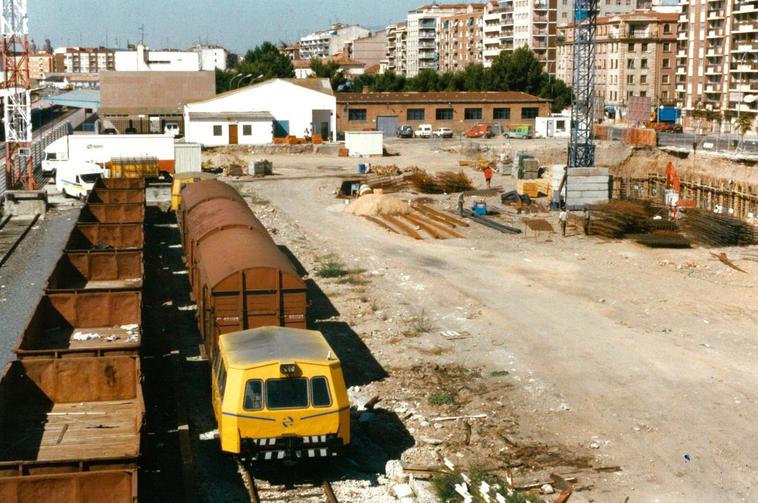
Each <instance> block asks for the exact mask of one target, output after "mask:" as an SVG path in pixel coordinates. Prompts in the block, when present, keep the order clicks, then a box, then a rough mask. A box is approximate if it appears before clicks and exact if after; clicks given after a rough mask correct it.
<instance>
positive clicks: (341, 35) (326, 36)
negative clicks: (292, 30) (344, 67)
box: [298, 23, 371, 59]
mask: <svg viewBox="0 0 758 503" xmlns="http://www.w3.org/2000/svg"><path fill="white" fill-rule="evenodd" d="M369 35H371V32H370V31H369V30H368V29H366V28H364V27H362V26H358V25H345V24H339V23H338V24H334V25H332V26H330V27H329V29H328V30H321V31H317V32H314V33H311V34H309V35H306V36H304V37H302V38H301V39H300V41H299V42H298V44H299V45H300V59H328V58H329V57H330V56H335V55H337V54H340V53H341V52H342V51H344V50H345V46H346V45H347V44H348V43H349V42H352V41H353V40H355V39H358V38H363V37H368V36H369Z"/></svg>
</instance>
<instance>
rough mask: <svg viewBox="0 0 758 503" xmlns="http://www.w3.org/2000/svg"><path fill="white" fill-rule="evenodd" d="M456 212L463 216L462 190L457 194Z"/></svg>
mask: <svg viewBox="0 0 758 503" xmlns="http://www.w3.org/2000/svg"><path fill="white" fill-rule="evenodd" d="M458 214H459V215H460V216H463V192H461V193H460V194H458Z"/></svg>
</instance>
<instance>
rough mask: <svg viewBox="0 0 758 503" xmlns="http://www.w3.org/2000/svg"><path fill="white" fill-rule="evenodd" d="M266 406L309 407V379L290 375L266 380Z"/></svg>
mask: <svg viewBox="0 0 758 503" xmlns="http://www.w3.org/2000/svg"><path fill="white" fill-rule="evenodd" d="M266 407H267V408H269V409H300V408H305V407H308V379H306V378H305V377H289V378H286V379H268V380H267V381H266Z"/></svg>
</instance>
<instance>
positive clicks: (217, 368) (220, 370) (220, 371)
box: [213, 352, 226, 400]
mask: <svg viewBox="0 0 758 503" xmlns="http://www.w3.org/2000/svg"><path fill="white" fill-rule="evenodd" d="M215 359H216V361H215V363H214V364H213V372H214V373H215V374H216V382H217V383H218V396H219V399H221V400H223V399H224V388H226V367H224V362H223V360H222V359H221V356H220V355H219V353H218V352H216V356H215Z"/></svg>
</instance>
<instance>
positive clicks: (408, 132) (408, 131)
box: [395, 125, 413, 138]
mask: <svg viewBox="0 0 758 503" xmlns="http://www.w3.org/2000/svg"><path fill="white" fill-rule="evenodd" d="M395 136H397V137H398V138H413V128H412V127H410V126H408V125H405V126H400V127H399V128H397V132H396V133H395Z"/></svg>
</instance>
